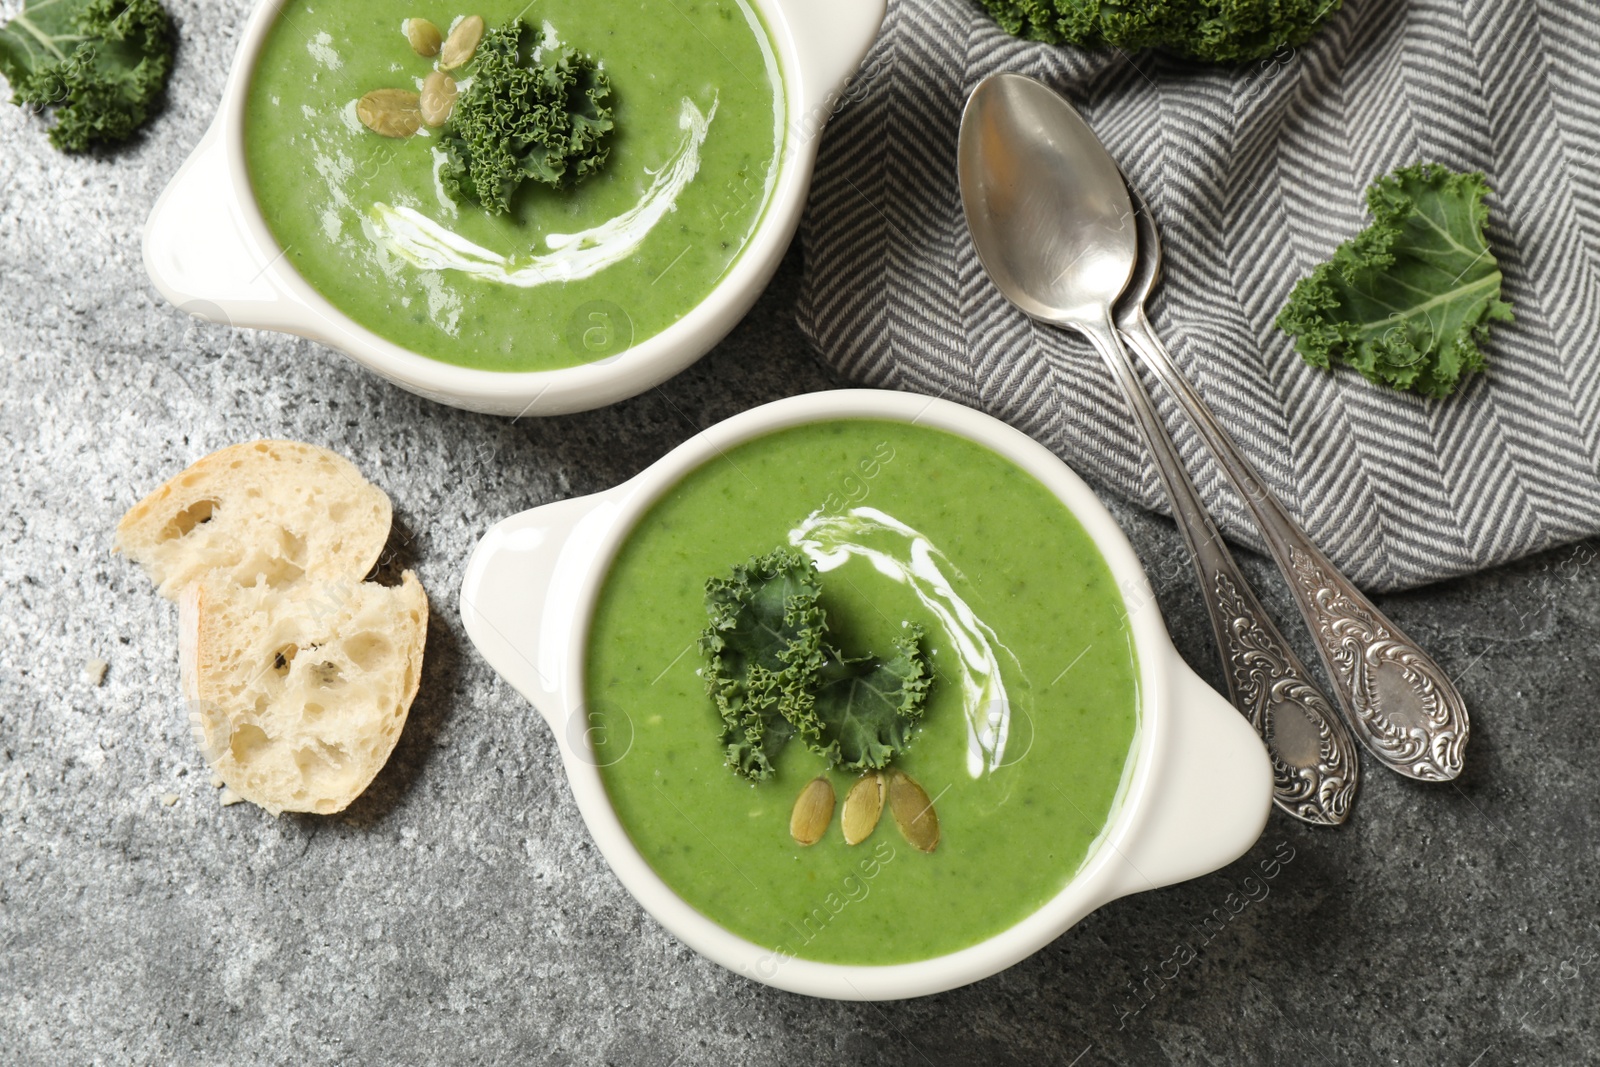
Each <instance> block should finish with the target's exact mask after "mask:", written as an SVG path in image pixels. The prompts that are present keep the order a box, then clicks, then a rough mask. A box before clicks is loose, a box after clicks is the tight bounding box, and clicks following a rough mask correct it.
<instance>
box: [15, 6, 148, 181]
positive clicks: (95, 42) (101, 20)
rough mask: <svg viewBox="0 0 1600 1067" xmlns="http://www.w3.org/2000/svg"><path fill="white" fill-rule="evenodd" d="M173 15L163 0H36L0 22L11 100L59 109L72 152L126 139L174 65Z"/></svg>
mask: <svg viewBox="0 0 1600 1067" xmlns="http://www.w3.org/2000/svg"><path fill="white" fill-rule="evenodd" d="M172 47H173V32H172V19H171V18H170V17H169V16H168V15H167V10H166V8H164V7H162V6H161V3H160V0H33V2H31V3H29V4H27V5H25V6H24V7H23V9H22V10H21V11H20V12H18V13H17V15H16V17H15V18H13V19H12V20H11V21H10V22H8V23H6V24H5V25H4V26H0V74H4V75H5V78H6V81H8V82H10V83H11V94H12V95H11V102H12V103H14V104H19V105H22V106H25V107H32V108H35V109H36V110H39V111H44V110H47V109H48V110H51V111H53V113H54V117H55V125H53V126H51V128H50V143H51V144H53V145H55V146H56V147H57V148H60V149H62V150H64V151H67V152H82V151H85V150H87V149H88V148H89V147H90V146H91V145H94V144H115V143H117V142H119V141H126V140H127V139H128V138H129V137H132V136H133V134H134V133H135V131H137V130H138V129H139V127H140V126H143V125H144V123H145V122H146V121H147V120H148V119H149V118H150V116H151V114H152V113H153V112H154V111H155V108H156V105H157V103H158V101H159V99H160V97H161V92H162V90H163V89H165V88H166V85H167V76H168V75H169V74H170V73H171V72H172Z"/></svg>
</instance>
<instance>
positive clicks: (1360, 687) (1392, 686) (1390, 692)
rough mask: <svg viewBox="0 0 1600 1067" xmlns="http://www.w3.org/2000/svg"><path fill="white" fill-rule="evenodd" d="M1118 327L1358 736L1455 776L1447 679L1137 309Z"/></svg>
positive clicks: (1385, 755)
mask: <svg viewBox="0 0 1600 1067" xmlns="http://www.w3.org/2000/svg"><path fill="white" fill-rule="evenodd" d="M1118 325H1119V326H1120V327H1121V329H1122V331H1123V333H1124V335H1125V336H1126V337H1127V338H1128V340H1129V341H1130V342H1131V343H1132V345H1133V347H1134V349H1135V350H1137V351H1138V353H1139V355H1140V356H1141V357H1143V359H1144V361H1145V363H1146V365H1147V366H1148V367H1149V368H1150V369H1151V370H1152V371H1153V372H1154V373H1155V374H1156V376H1157V377H1158V378H1160V379H1161V381H1162V383H1163V384H1165V385H1166V387H1167V388H1168V389H1170V390H1171V391H1172V393H1173V395H1175V396H1176V397H1177V398H1178V401H1179V402H1180V403H1181V404H1182V405H1183V408H1184V410H1185V412H1187V414H1188V416H1189V418H1190V419H1191V420H1192V421H1193V423H1194V425H1195V428H1196V429H1197V430H1199V432H1200V437H1201V439H1202V440H1203V441H1205V443H1206V446H1207V447H1208V448H1209V449H1210V450H1211V454H1212V455H1213V456H1215V457H1216V460H1217V462H1218V464H1219V465H1220V466H1221V468H1222V473H1223V475H1224V476H1225V477H1226V478H1227V479H1228V481H1229V482H1230V483H1231V484H1232V485H1233V488H1234V489H1235V490H1236V491H1237V492H1238V493H1239V495H1240V496H1241V497H1242V498H1243V499H1244V502H1245V504H1246V506H1247V507H1249V509H1250V512H1251V514H1252V515H1253V516H1255V520H1256V525H1257V526H1259V527H1260V528H1261V533H1262V534H1263V536H1264V537H1265V539H1266V542H1267V547H1268V548H1269V549H1271V551H1272V556H1273V558H1274V559H1275V560H1277V563H1278V566H1279V568H1280V569H1282V571H1283V573H1284V576H1285V577H1286V578H1288V580H1289V586H1290V588H1291V589H1292V590H1293V591H1294V596H1295V600H1296V601H1298V602H1299V604H1300V611H1301V612H1302V613H1303V614H1304V615H1305V618H1306V624H1307V625H1308V626H1310V628H1311V633H1312V636H1313V637H1314V638H1315V639H1316V644H1317V651H1318V652H1319V653H1320V654H1321V656H1322V662H1323V663H1324V664H1325V665H1326V666H1327V668H1328V676H1329V679H1330V681H1331V682H1332V684H1333V686H1334V692H1335V694H1336V695H1337V697H1338V699H1339V706H1340V707H1341V708H1342V709H1343V711H1344V713H1345V718H1346V719H1347V720H1348V721H1349V723H1350V726H1351V728H1352V729H1353V730H1354V731H1355V734H1356V736H1357V737H1358V738H1360V739H1361V743H1362V744H1364V745H1366V747H1367V749H1368V751H1370V752H1371V753H1372V754H1373V755H1374V756H1376V757H1377V758H1378V760H1379V762H1381V763H1382V764H1383V765H1384V766H1386V767H1388V768H1390V769H1391V770H1394V771H1397V772H1399V773H1400V774H1403V775H1406V776H1407V777H1410V778H1418V779H1422V780H1424V781H1448V780H1449V779H1451V778H1454V777H1456V776H1457V775H1458V774H1460V773H1461V766H1462V754H1463V751H1464V750H1465V748H1466V744H1467V736H1468V733H1469V723H1468V719H1467V707H1466V704H1465V702H1464V701H1463V700H1462V699H1461V694H1460V693H1459V692H1458V691H1457V690H1456V687H1455V685H1454V684H1453V683H1452V682H1451V681H1450V679H1449V678H1448V677H1447V676H1446V675H1445V673H1444V671H1443V670H1441V669H1440V667H1439V665H1438V664H1437V663H1435V662H1434V661H1433V659H1432V658H1431V657H1429V656H1428V654H1427V653H1426V652H1423V651H1422V649H1421V648H1420V647H1419V646H1418V645H1417V644H1416V642H1414V641H1412V640H1411V639H1410V638H1409V637H1407V636H1406V635H1405V634H1403V633H1401V632H1400V629H1399V628H1398V627H1396V626H1395V625H1394V624H1393V623H1392V622H1390V621H1389V620H1388V619H1386V618H1384V616H1383V614H1382V613H1381V612H1380V611H1378V609H1377V608H1376V607H1374V606H1373V604H1372V602H1371V601H1370V600H1368V599H1367V598H1366V597H1365V596H1363V595H1362V593H1361V591H1360V590H1359V589H1357V588H1356V587H1355V585H1354V584H1352V583H1351V582H1350V580H1349V579H1348V578H1346V577H1345V576H1344V575H1343V574H1341V573H1340V572H1339V570H1338V568H1336V567H1335V566H1334V565H1333V564H1332V563H1331V562H1329V560H1328V558H1327V557H1326V556H1324V555H1323V554H1322V552H1321V551H1320V550H1319V549H1318V548H1317V546H1316V545H1315V544H1313V543H1312V541H1311V538H1310V537H1308V536H1307V535H1306V532H1305V530H1303V529H1301V528H1300V524H1299V523H1297V522H1295V520H1294V518H1293V517H1292V516H1290V514H1289V512H1288V511H1287V509H1285V508H1284V506H1283V503H1282V502H1281V501H1280V500H1279V499H1278V498H1277V497H1276V496H1275V495H1274V494H1273V493H1272V491H1271V490H1269V489H1268V488H1267V487H1266V485H1265V483H1263V482H1262V481H1261V478H1260V477H1259V476H1258V475H1257V474H1256V471H1255V468H1253V467H1252V466H1251V465H1250V462H1249V461H1248V460H1246V459H1245V458H1244V456H1243V455H1241V454H1240V452H1239V450H1238V448H1237V447H1236V446H1235V445H1234V443H1233V441H1232V439H1230V438H1229V437H1228V434H1227V431H1225V430H1223V428H1222V426H1221V425H1220V424H1219V423H1218V422H1217V420H1216V418H1215V417H1214V416H1213V415H1212V414H1211V409H1210V408H1208V407H1207V406H1206V403H1205V401H1204V400H1202V399H1201V397H1200V394H1199V393H1198V392H1196V391H1195V388H1194V386H1192V385H1190V384H1189V380H1188V379H1187V378H1186V377H1184V375H1183V372H1182V371H1180V370H1179V369H1178V366H1177V364H1175V363H1174V362H1173V361H1172V357H1171V356H1170V355H1168V354H1167V350H1166V348H1165V347H1164V346H1163V345H1162V344H1161V340H1160V339H1159V338H1158V337H1156V335H1155V331H1154V330H1152V329H1151V328H1150V321H1149V319H1147V318H1146V317H1145V314H1144V309H1143V308H1134V309H1133V310H1132V311H1131V312H1129V313H1126V314H1124V315H1123V316H1122V317H1121V318H1120V319H1119V322H1118Z"/></svg>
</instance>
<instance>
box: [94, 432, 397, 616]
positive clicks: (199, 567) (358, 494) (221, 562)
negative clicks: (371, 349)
mask: <svg viewBox="0 0 1600 1067" xmlns="http://www.w3.org/2000/svg"><path fill="white" fill-rule="evenodd" d="M390 518H391V514H390V507H389V498H388V497H387V496H386V495H385V494H384V492H383V490H381V489H379V488H378V487H377V486H375V485H373V484H372V483H370V482H368V481H367V480H366V479H365V478H363V477H362V476H361V472H360V471H358V470H356V468H355V465H354V464H353V463H351V462H350V461H349V460H347V459H345V458H344V457H343V456H340V455H338V454H337V453H334V452H330V451H328V450H327V449H325V448H318V447H316V446H315V445H307V444H301V443H300V442H298V441H247V442H246V443H244V444H240V445H234V446H232V447H230V448H224V449H222V450H221V451H220V452H213V453H212V454H211V455H209V456H206V457H205V458H204V459H202V460H200V461H199V462H197V463H195V464H194V465H193V466H191V467H189V468H188V469H187V470H185V471H183V472H181V473H179V474H178V475H176V476H175V477H174V478H172V479H171V480H170V481H168V482H167V483H166V484H165V485H163V486H162V487H161V488H159V489H157V490H156V491H155V492H153V493H151V494H150V495H149V496H147V497H145V498H144V499H143V500H141V501H140V502H139V503H137V504H135V505H134V506H133V507H132V508H130V509H129V510H128V513H127V514H126V515H124V516H123V517H122V521H121V522H119V523H118V524H117V537H116V544H117V548H118V549H119V550H121V551H123V552H126V553H127V554H128V556H129V557H130V558H132V559H133V560H134V561H135V562H136V563H139V564H140V565H142V566H143V567H144V569H145V570H146V571H147V572H149V574H150V577H152V578H153V579H155V582H156V586H157V588H158V591H159V592H160V593H161V595H162V596H164V597H167V598H168V599H176V598H177V597H178V596H179V594H181V593H182V591H183V590H184V589H185V588H186V587H188V586H189V585H191V584H193V583H194V582H195V581H197V580H198V579H200V578H202V577H204V576H205V575H207V574H210V573H211V572H213V571H224V572H226V573H227V574H228V576H229V579H230V580H231V581H232V582H233V584H235V585H240V586H250V585H257V584H262V585H266V586H271V587H274V588H280V589H281V588H286V587H288V586H290V585H293V584H294V583H295V582H296V581H298V580H300V579H301V578H309V579H312V580H339V579H348V580H350V581H360V580H361V579H362V578H363V577H365V576H366V574H367V573H368V572H369V571H371V570H372V567H373V564H375V563H376V562H377V561H378V556H379V554H380V553H382V551H383V546H384V543H385V542H386V541H388V539H389V522H390Z"/></svg>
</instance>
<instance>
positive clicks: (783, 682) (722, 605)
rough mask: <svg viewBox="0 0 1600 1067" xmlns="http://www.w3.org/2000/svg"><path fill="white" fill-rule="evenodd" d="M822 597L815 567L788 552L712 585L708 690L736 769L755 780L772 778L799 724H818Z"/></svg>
mask: <svg viewBox="0 0 1600 1067" xmlns="http://www.w3.org/2000/svg"><path fill="white" fill-rule="evenodd" d="M821 595H822V588H821V586H820V584H819V583H818V581H817V572H816V568H815V567H814V566H813V565H812V563H811V561H810V560H808V559H806V558H805V557H804V556H802V555H800V554H799V553H798V552H791V551H788V550H785V549H778V550H777V551H775V552H772V553H770V554H768V555H765V556H758V557H755V558H752V559H751V560H750V562H748V563H746V564H744V565H743V566H738V567H734V568H733V574H732V577H730V578H712V579H711V580H709V581H708V582H706V612H707V614H708V615H710V617H711V625H710V626H708V627H707V628H706V630H705V631H704V632H703V633H702V634H701V635H700V650H701V652H702V654H703V655H704V656H705V658H706V666H707V669H706V675H705V677H706V691H707V692H708V693H709V694H710V695H711V699H712V700H713V701H714V702H715V703H716V705H717V711H718V712H719V713H720V714H721V716H722V723H723V732H722V740H723V743H724V744H725V745H726V746H727V750H728V754H727V758H728V766H730V767H732V768H733V769H734V770H736V771H738V772H739V773H740V774H742V775H744V776H745V777H747V778H751V779H754V780H756V781H762V780H764V779H766V778H768V777H770V776H771V774H772V764H773V761H774V760H775V759H776V758H777V755H778V753H779V752H780V751H781V750H782V748H783V746H784V745H785V744H786V743H787V742H788V740H789V738H790V737H791V736H792V735H793V733H794V728H793V726H792V725H791V724H793V723H796V722H806V721H810V719H811V717H812V711H811V704H812V702H813V701H814V699H815V697H814V695H813V690H814V689H815V687H816V683H817V675H818V673H819V672H820V671H821V669H822V665H823V660H824V656H823V648H822V635H823V632H824V630H826V628H827V621H826V618H825V616H824V615H823V611H822V608H821V607H820V606H819V604H818V600H819V598H820V597H821Z"/></svg>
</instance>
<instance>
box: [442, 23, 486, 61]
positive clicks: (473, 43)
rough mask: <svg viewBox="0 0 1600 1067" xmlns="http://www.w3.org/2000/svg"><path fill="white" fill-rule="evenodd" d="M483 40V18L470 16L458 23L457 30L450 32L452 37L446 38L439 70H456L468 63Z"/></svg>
mask: <svg viewBox="0 0 1600 1067" xmlns="http://www.w3.org/2000/svg"><path fill="white" fill-rule="evenodd" d="M481 40H483V16H481V15H468V16H467V17H466V18H464V19H462V20H461V21H460V22H458V23H456V26H455V29H453V30H451V31H450V36H449V37H447V38H445V42H444V47H443V48H441V49H440V50H439V68H440V69H441V70H454V69H456V68H457V67H459V66H461V65H462V64H464V63H466V62H467V61H468V60H469V59H471V58H472V54H473V53H474V52H476V51H477V50H478V42H479V41H481Z"/></svg>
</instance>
